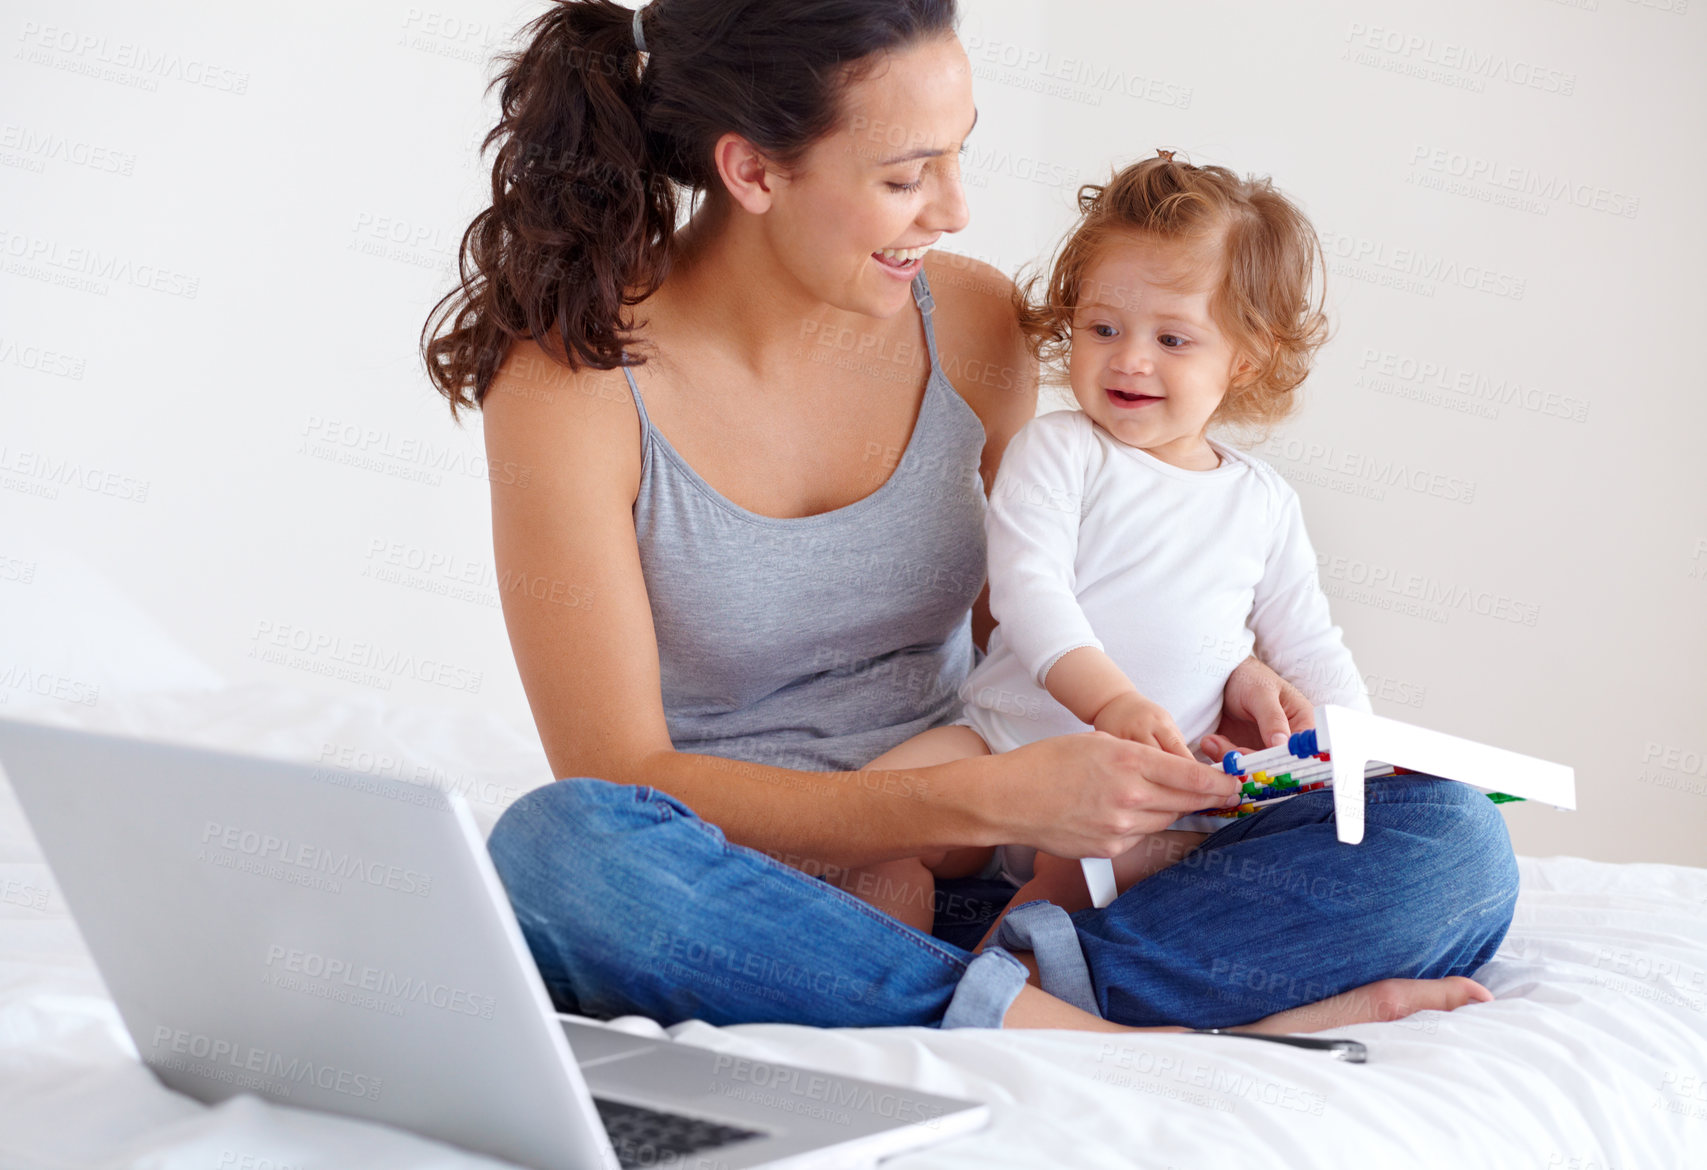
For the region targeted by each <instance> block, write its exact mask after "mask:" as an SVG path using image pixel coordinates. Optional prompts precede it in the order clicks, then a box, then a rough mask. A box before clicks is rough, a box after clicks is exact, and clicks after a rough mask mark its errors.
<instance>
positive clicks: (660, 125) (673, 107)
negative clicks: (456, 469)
mask: <svg viewBox="0 0 1707 1170" xmlns="http://www.w3.org/2000/svg"><path fill="white" fill-rule="evenodd" d="M955 17H956V12H955V0H652V3H650V4H648V5H646V7H645V9H644V10H643V15H642V17H641V19H642V21H643V22H644V23H643V26H642V27H643V30H644V33H645V40H646V47H647V50H648V52H647V53H646V55H645V57H644V59H643V58H642V57H641V54H640V53H639V52H638V51H637V50H636V48H635V45H634V39H633V37H634V34H633V18H634V12H633V10H632V9H629V8H624V7H621V6H620V5H617V4H614V3H612V2H611V0H557V2H556V3H555V4H553V6H552V7H551V9H550V10H549V11H547V12H546V13H544V14H543V15H541V16H539V17H538V18H536V19H535V20H533V21H531V22H529V23H528V25H527V26H526V27H525V28H524V29H523V30H522V39H523V41H524V44H523V47H522V48H521V49H520V50H518V51H517V52H515V53H511V54H507V55H505V56H503V57H502V58H500V60H501V61H502V62H503V63H504V68H503V70H502V71H501V72H500V73H499V75H498V76H497V77H496V78H495V79H494V80H493V82H492V84H493V85H495V86H498V87H499V107H500V110H501V113H500V116H499V120H498V124H497V125H496V126H495V127H493V128H492V130H491V131H490V132H489V133H488V134H487V135H486V137H485V140H484V141H483V142H482V144H481V150H482V152H484V151H485V150H487V149H488V148H490V147H491V146H492V145H493V144H494V143H497V144H498V149H497V153H496V156H495V158H494V160H493V163H492V205H491V206H490V207H488V208H487V209H486V210H484V211H482V212H481V213H480V214H479V215H477V216H475V217H474V222H473V223H471V224H470V225H469V227H468V231H467V232H465V233H464V234H463V237H462V248H461V252H460V255H459V257H458V260H459V263H458V269H459V276H460V282H459V285H458V287H457V288H455V289H452V290H451V291H450V292H449V293H448V294H446V296H445V297H444V298H443V299H442V300H440V301H439V303H438V304H437V305H435V306H434V307H433V310H432V312H431V313H430V314H429V315H428V318H427V323H426V325H425V327H424V328H423V329H422V331H421V352H422V356H423V357H424V358H425V359H426V363H427V372H428V375H429V376H430V377H431V378H432V381H433V384H434V386H435V388H436V389H437V390H438V391H439V393H441V394H443V395H444V396H445V398H446V399H448V400H449V402H450V410H451V416H452V417H453V418H455V417H457V411H458V408H459V407H463V406H474V407H478V406H479V405H480V403H481V400H482V399H483V398H484V397H485V395H486V391H487V389H488V388H489V387H490V386H491V384H492V379H493V376H494V375H495V374H496V373H497V371H498V367H499V365H500V364H501V363H502V362H503V360H504V356H505V354H506V353H507V352H508V351H509V348H510V344H511V342H512V341H514V340H516V339H517V338H522V337H528V338H532V339H533V340H534V341H536V342H538V343H539V344H540V345H542V346H543V347H544V348H545V350H546V351H547V352H548V353H551V352H553V351H555V352H556V353H557V354H558V355H559V356H561V357H563V358H566V360H567V364H568V366H569V369H570V370H572V371H573V370H578V369H581V368H583V367H590V368H592V369H598V370H609V369H614V368H615V367H617V366H620V365H623V364H625V363H631V362H636V361H638V360H639V359H637V358H634V357H630V356H627V355H626V352H625V351H626V349H627V347H628V345H629V343H630V342H631V341H632V339H633V333H634V328H635V326H634V321H633V319H632V317H631V316H630V315H629V314H628V313H627V312H626V310H627V309H628V308H629V307H630V306H633V305H636V304H638V303H640V301H642V300H644V299H645V298H646V297H648V296H650V295H651V294H652V293H653V292H654V291H656V290H657V288H658V286H659V284H661V283H662V282H663V279H664V276H665V274H666V273H667V272H668V270H669V261H670V251H671V249H670V245H671V239H672V236H673V235H674V233H675V228H676V221H677V211H678V208H679V207H680V206H681V201H682V199H683V197H684V196H689V195H691V193H692V192H695V191H710V192H715V191H716V190H717V189H718V187H717V185H718V183H719V182H720V180H719V179H718V176H717V172H716V169H715V167H714V165H713V163H712V147H713V145H714V144H715V143H716V141H717V139H718V138H719V137H721V136H722V135H723V134H725V133H730V132H733V133H735V134H739V135H741V136H742V137H743V138H745V139H747V141H749V142H751V143H752V144H753V145H754V146H755V147H757V148H758V149H759V150H760V151H761V152H762V153H763V154H764V155H765V156H766V157H767V158H769V159H770V160H771V161H772V162H773V163H775V164H776V165H778V166H781V167H788V166H791V165H793V164H795V163H797V162H798V161H799V160H800V157H801V156H802V155H803V154H804V153H805V152H806V149H807V147H809V146H810V145H811V144H812V143H813V142H814V141H816V140H817V139H819V138H820V137H822V136H823V135H825V134H827V133H829V132H830V131H832V130H834V129H835V128H836V126H837V124H838V121H839V119H840V98H841V94H842V91H843V89H844V87H846V86H847V85H848V84H850V83H851V82H853V81H855V80H857V79H858V78H859V77H861V76H863V75H864V73H865V71H866V70H867V69H869V68H870V67H871V66H873V65H875V64H876V62H877V60H878V57H877V56H876V55H877V54H879V53H883V52H886V51H893V50H897V49H902V48H905V47H906V46H908V45H909V44H911V43H913V42H914V41H917V40H920V39H923V38H926V37H929V36H933V35H938V34H945V33H949V32H952V31H953V29H954V23H955Z"/></svg>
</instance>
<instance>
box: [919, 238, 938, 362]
mask: <svg viewBox="0 0 1707 1170" xmlns="http://www.w3.org/2000/svg"><path fill="white" fill-rule="evenodd" d="M913 300H914V301H915V302H916V303H917V304H918V306H919V315H920V316H922V317H923V318H924V319H925V346H926V348H928V349H929V350H930V355H931V369H932V370H933V371H934V370H936V369H937V368H938V366H939V365H940V363H939V362H938V361H937V356H936V327H935V326H934V325H932V324H931V310H932V309H934V308H936V299H935V298H934V297H932V296H931V286H930V282H929V281H927V280H926V279H925V266H924V265H923V264H921V265H919V274H918V275H917V276H915V277H913Z"/></svg>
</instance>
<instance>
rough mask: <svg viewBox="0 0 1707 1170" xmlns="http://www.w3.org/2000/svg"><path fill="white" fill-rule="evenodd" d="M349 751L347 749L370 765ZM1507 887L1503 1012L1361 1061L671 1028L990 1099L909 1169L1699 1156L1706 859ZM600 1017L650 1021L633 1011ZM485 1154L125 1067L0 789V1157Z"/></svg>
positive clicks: (202, 739)
mask: <svg viewBox="0 0 1707 1170" xmlns="http://www.w3.org/2000/svg"><path fill="white" fill-rule="evenodd" d="M205 681H206V680H202V683H203V684H205ZM0 712H4V713H6V714H11V715H18V716H20V717H29V718H36V719H41V720H44V721H48V722H54V723H59V724H75V725H81V726H88V727H92V728H95V729H100V730H111V731H125V732H130V733H136V734H145V735H148V736H151V737H155V738H161V739H175V740H182V741H186V742H193V743H200V744H206V745H210V746H217V747H225V748H231V749H234V750H243V751H251V752H261V753H266V754H271V755H279V756H287V757H294V758H300V759H306V760H315V761H324V762H329V763H335V762H337V761H335V760H330V759H327V758H326V756H327V752H328V751H329V750H332V751H342V750H345V749H346V748H347V749H348V750H349V751H350V752H351V753H355V752H359V751H361V750H366V751H370V752H373V753H376V754H377V755H379V756H389V757H392V758H395V759H397V760H400V761H403V763H402V764H401V765H399V766H400V767H401V768H402V769H404V770H405V774H409V773H412V771H413V767H414V765H416V764H420V765H428V766H434V767H437V768H439V769H442V775H443V776H445V777H448V778H449V780H448V782H450V783H454V784H457V785H458V786H459V787H461V788H462V789H463V790H464V791H465V792H466V793H467V794H468V795H470V797H471V807H472V808H473V809H474V811H475V814H476V817H477V819H479V820H480V821H481V823H482V825H483V827H485V828H490V826H491V823H492V822H493V821H494V820H495V819H496V818H497V816H498V814H499V813H500V812H501V811H502V808H503V806H504V805H505V804H507V803H508V801H509V800H513V799H514V798H515V796H517V795H519V794H520V793H521V792H523V791H525V790H527V789H529V788H532V787H534V786H536V785H537V784H539V783H542V782H544V781H545V780H547V779H548V778H549V777H548V774H547V771H546V767H545V762H544V757H543V755H542V754H541V752H540V750H539V747H538V744H537V743H535V742H532V741H531V740H530V738H529V737H527V736H525V735H523V734H521V733H520V732H518V731H516V730H515V729H513V728H509V727H506V726H502V725H499V724H498V723H497V722H495V721H492V720H487V719H482V718H479V717H476V716H471V715H459V714H458V713H455V712H447V711H444V710H439V709H434V710H430V711H427V710H420V711H411V710H407V709H404V710H399V709H397V708H395V707H385V706H382V705H380V703H379V702H378V701H377V700H333V699H326V698H319V697H315V696H312V695H307V694H304V693H301V692H297V691H293V690H289V689H286V688H284V687H280V686H274V685H248V686H242V687H214V686H208V685H198V686H197V687H195V688H194V689H184V688H182V687H178V688H176V689H169V690H153V691H134V692H132V691H124V690H115V689H112V688H108V689H106V690H104V691H103V692H102V693H101V695H100V697H99V702H98V703H96V704H94V705H92V706H83V705H77V704H69V703H65V702H63V701H54V700H51V699H39V700H31V699H29V698H28V697H27V696H26V697H24V701H22V702H20V701H19V699H18V697H14V698H13V700H12V701H11V702H9V703H7V704H6V705H5V706H4V707H0ZM329 744H330V745H335V746H334V747H333V748H331V749H329V748H328V746H327V745H329ZM362 759H363V757H359V756H357V755H354V754H352V755H350V756H349V757H348V758H347V762H348V763H355V764H356V766H358V767H359V766H372V765H363V764H362V763H361V762H360V761H361V760H362ZM381 766H382V767H384V766H385V765H381ZM1534 811H1535V812H1539V811H1541V810H1534ZM1530 813H1531V810H1528V809H1520V811H1519V814H1518V815H1530ZM1546 815H1555V814H1553V813H1551V812H1550V811H1548V812H1547V813H1546ZM1557 815H1568V814H1557ZM1522 873H1523V893H1522V897H1521V899H1520V901H1519V903H1518V909H1517V919H1516V922H1515V923H1514V925H1513V927H1512V930H1511V933H1510V935H1509V936H1508V938H1507V940H1506V943H1505V946H1504V947H1503V948H1502V950H1501V951H1500V954H1499V956H1498V957H1497V958H1496V959H1495V960H1494V962H1492V963H1491V964H1489V965H1488V966H1487V967H1486V968H1484V969H1483V971H1482V972H1481V973H1480V978H1481V980H1482V981H1483V982H1484V983H1486V984H1487V985H1488V987H1489V988H1491V989H1492V990H1493V992H1494V994H1495V995H1496V996H1497V997H1498V998H1497V999H1496V1001H1495V1002H1494V1003H1492V1004H1487V1005H1478V1006H1473V1007H1469V1008H1465V1009H1462V1010H1460V1011H1458V1012H1454V1013H1451V1014H1441V1013H1422V1014H1419V1015H1418V1016H1415V1017H1412V1018H1411V1019H1409V1020H1406V1021H1402V1022H1397V1023H1391V1024H1368V1025H1362V1026H1358V1027H1353V1028H1345V1029H1340V1030H1339V1032H1338V1034H1342V1035H1348V1036H1355V1037H1357V1038H1358V1039H1361V1040H1363V1041H1365V1042H1366V1043H1367V1044H1368V1045H1369V1049H1370V1063H1368V1064H1367V1065H1362V1066H1357V1065H1347V1064H1342V1063H1340V1062H1337V1061H1333V1060H1329V1059H1326V1058H1324V1057H1323V1056H1322V1055H1320V1054H1316V1053H1309V1052H1298V1051H1293V1050H1289V1049H1286V1048H1283V1047H1281V1046H1278V1045H1271V1044H1265V1043H1260V1042H1256V1041H1249V1040H1242V1039H1230V1038H1223V1037H1209V1036H1181V1037H1168V1036H1144V1037H1134V1038H1118V1039H1114V1040H1111V1039H1109V1038H1105V1037H1101V1036H1090V1035H1084V1034H1076V1033H1068V1032H1054V1033H1038V1032H1030V1033H1027V1032H1000V1031H948V1032H942V1031H937V1030H935V1029H929V1028H879V1029H864V1030H857V1029H844V1030H831V1031H825V1030H817V1029H810V1028H802V1027H793V1026H782V1025H762V1026H758V1025H755V1026H744V1027H728V1028H713V1027H709V1026H706V1025H703V1024H699V1023H687V1024H684V1025H681V1026H678V1027H676V1028H673V1029H671V1030H670V1032H671V1034H672V1035H674V1036H675V1038H676V1039H677V1040H679V1041H680V1042H682V1043H686V1044H697V1045H703V1046H705V1047H710V1048H716V1049H719V1050H724V1051H729V1052H733V1053H737V1054H741V1055H746V1056H752V1057H755V1058H761V1059H766V1060H778V1061H788V1062H793V1063H797V1064H802V1065H808V1066H813V1067H818V1068H824V1069H835V1070H839V1071H845V1072H851V1073H855V1074H857V1075H861V1076H866V1077H871V1078H874V1079H878V1080H884V1081H891V1082H895V1083H901V1084H908V1085H913V1086H917V1087H919V1088H923V1089H928V1090H932V1091H936V1092H942V1093H948V1094H954V1095H961V1096H966V1097H970V1098H975V1099H978V1100H983V1101H987V1102H989V1103H990V1104H991V1105H992V1106H993V1113H994V1121H993V1123H992V1124H991V1126H990V1127H989V1128H988V1129H986V1130H984V1131H983V1132H981V1133H979V1134H977V1135H974V1136H971V1137H967V1138H962V1139H959V1140H956V1141H953V1142H951V1143H949V1144H947V1145H941V1146H937V1147H933V1148H931V1149H928V1150H925V1151H922V1152H919V1153H916V1154H913V1155H911V1156H908V1157H904V1158H901V1159H898V1160H896V1161H895V1162H893V1163H890V1164H891V1165H894V1166H896V1167H898V1168H901V1167H907V1166H921V1167H922V1166H947V1167H954V1166H965V1167H986V1166H991V1165H996V1166H1016V1167H1021V1166H1023V1167H1032V1166H1074V1167H1097V1166H1111V1167H1112V1166H1139V1167H1157V1168H1163V1167H1178V1168H1180V1170H1185V1168H1186V1167H1193V1168H1195V1167H1221V1166H1226V1167H1256V1166H1261V1167H1306V1166H1311V1167H1314V1166H1321V1167H1341V1166H1343V1167H1370V1166H1375V1167H1388V1166H1394V1167H1403V1166H1419V1167H1451V1168H1453V1170H1471V1168H1475V1167H1493V1168H1498V1170H1512V1168H1528V1167H1535V1168H1537V1170H1542V1168H1550V1167H1559V1168H1567V1170H1635V1168H1663V1170H1674V1168H1684V1167H1707V870H1701V869H1693V868H1687V867H1680V866H1667V865H1608V864H1603V863H1598V862H1590V861H1583V860H1579V859H1574V858H1549V859H1536V858H1523V859H1522ZM615 1026H621V1027H628V1028H632V1029H634V1030H638V1031H647V1032H651V1033H654V1034H658V1033H659V1031H660V1030H659V1029H658V1028H657V1026H656V1025H655V1024H652V1023H651V1022H650V1021H646V1020H641V1019H637V1018H636V1019H627V1020H623V1021H618V1022H617V1024H616V1025H615ZM496 1164H497V1163H493V1162H491V1161H489V1160H486V1159H481V1158H476V1157H473V1156H471V1155H468V1154H466V1153H464V1152H462V1151H459V1150H456V1149H453V1148H451V1147H448V1146H445V1145H441V1144H438V1143H434V1142H429V1141H426V1140H424V1139H420V1138H416V1137H413V1136H411V1135H409V1134H406V1133H403V1132H400V1131H397V1130H392V1129H388V1128H385V1127H382V1126H376V1125H369V1124H365V1123H358V1122H353V1121H348V1120H344V1119H340V1118H333V1117H328V1116H323V1115H318V1114H313V1113H307V1112H304V1111H301V1110H296V1109H291V1108H286V1107H282V1106H278V1105H273V1104H268V1103H264V1102H262V1101H261V1100H259V1099H257V1098H253V1097H240V1098H237V1099H234V1100H232V1101H229V1102H226V1103H225V1104H223V1105H221V1106H219V1107H217V1108H208V1107H206V1106H203V1105H201V1104H199V1103H198V1102H195V1101H193V1100H191V1099H190V1098H187V1097H184V1096H181V1095H179V1094H177V1093H174V1092H172V1091H170V1090H167V1089H166V1088H164V1087H163V1086H161V1085H160V1084H159V1083H158V1082H157V1081H155V1080H154V1079H153V1077H152V1075H151V1074H149V1073H148V1072H147V1071H146V1070H145V1069H144V1068H143V1067H142V1066H141V1065H140V1064H139V1063H137V1060H136V1057H135V1053H134V1049H133V1047H132V1045H131V1043H130V1041H129V1038H128V1036H127V1035H126V1033H125V1032H124V1030H123V1027H122V1025H121V1024H120V1022H119V1019H118V1016H117V1013H116V1011H115V1009H114V1007H113V1005H112V1003H111V1001H110V1000H109V999H108V998H107V996H106V994H105V992H104V990H103V989H102V985H101V982H100V979H99V976H98V975H97V973H96V971H95V968H94V966H93V964H92V962H91V961H90V959H89V957H88V954H87V952H86V951H85V950H84V948H83V945H82V943H81V941H80V940H79V938H78V936H77V933H76V930H75V928H74V926H73V924H72V922H71V920H70V919H69V917H68V916H67V913H66V910H65V907H64V905H63V903H62V901H61V900H60V898H59V896H58V894H57V892H56V891H55V890H54V889H53V886H52V882H51V880H50V878H49V876H48V873H47V871H46V867H45V866H44V864H43V863H42V860H41V856H40V853H39V851H38V850H37V848H36V846H35V843H34V840H33V839H32V837H31V836H30V833H29V831H28V827H27V825H26V824H25V823H24V821H23V819H22V815H21V813H20V811H19V809H18V806H17V804H16V802H15V800H14V798H13V796H12V793H11V789H10V787H9V786H8V785H4V784H0V1166H4V1167H6V1168H11V1167H29V1168H36V1167H54V1168H60V1167H65V1168H69V1167H149V1168H178V1167H183V1168H191V1167H194V1168H196V1170H222V1168H232V1170H309V1168H317V1167H340V1168H342V1167H361V1168H364V1170H385V1168H390V1167H428V1166H433V1167H473V1166H491V1165H496Z"/></svg>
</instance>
